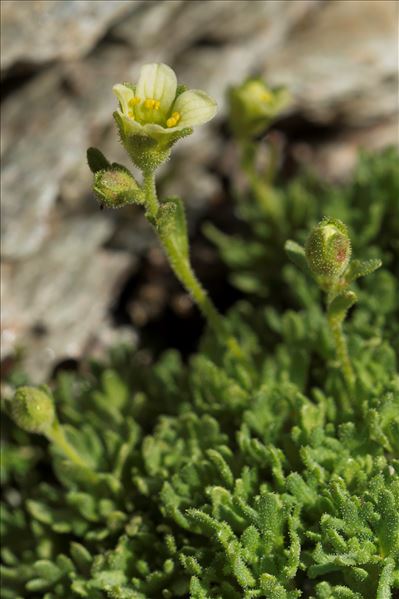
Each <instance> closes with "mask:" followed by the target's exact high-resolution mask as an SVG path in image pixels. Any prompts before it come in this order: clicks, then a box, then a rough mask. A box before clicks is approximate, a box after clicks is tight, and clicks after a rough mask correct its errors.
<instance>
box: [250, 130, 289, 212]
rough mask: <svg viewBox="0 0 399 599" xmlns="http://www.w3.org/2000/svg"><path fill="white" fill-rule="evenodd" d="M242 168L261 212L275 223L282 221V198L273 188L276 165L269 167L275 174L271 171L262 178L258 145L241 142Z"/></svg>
mask: <svg viewBox="0 0 399 599" xmlns="http://www.w3.org/2000/svg"><path fill="white" fill-rule="evenodd" d="M272 160H273V159H272ZM241 166H242V169H243V171H244V172H245V174H246V175H247V178H248V181H249V184H250V187H251V188H252V192H253V194H254V196H255V199H256V200H257V202H258V204H259V206H260V208H261V210H262V211H263V212H265V213H266V214H267V215H268V216H269V217H270V218H271V219H273V221H278V220H281V216H282V213H281V211H282V207H281V202H280V198H279V197H278V195H277V194H276V192H275V190H274V189H273V186H272V178H273V176H274V169H275V165H274V164H273V165H269V167H270V169H273V174H272V173H271V171H270V172H269V173H268V174H267V175H266V176H265V177H261V176H260V175H259V173H258V171H257V169H256V145H255V144H254V143H253V142H249V141H243V142H241Z"/></svg>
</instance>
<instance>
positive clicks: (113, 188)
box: [93, 163, 144, 208]
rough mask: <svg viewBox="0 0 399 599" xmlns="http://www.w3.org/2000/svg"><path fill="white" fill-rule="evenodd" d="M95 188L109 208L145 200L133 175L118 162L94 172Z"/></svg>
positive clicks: (98, 195) (102, 201)
mask: <svg viewBox="0 0 399 599" xmlns="http://www.w3.org/2000/svg"><path fill="white" fill-rule="evenodd" d="M93 190H94V192H95V194H96V195H97V197H98V198H99V200H100V202H101V203H102V204H105V205H106V206H108V207H109V208H121V207H122V206H126V204H132V203H136V204H142V203H143V202H144V196H143V193H142V191H141V189H140V187H139V186H138V184H137V181H136V180H135V178H134V177H133V175H132V174H131V173H130V172H129V171H128V170H127V169H125V168H124V167H123V166H121V165H119V164H116V163H114V164H112V165H111V166H110V168H108V169H104V170H100V171H97V172H96V173H95V174H94V184H93Z"/></svg>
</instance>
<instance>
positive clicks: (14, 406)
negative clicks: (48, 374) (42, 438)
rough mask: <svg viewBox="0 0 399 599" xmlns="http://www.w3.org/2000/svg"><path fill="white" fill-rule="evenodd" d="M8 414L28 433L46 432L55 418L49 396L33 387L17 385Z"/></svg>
mask: <svg viewBox="0 0 399 599" xmlns="http://www.w3.org/2000/svg"><path fill="white" fill-rule="evenodd" d="M10 403H11V405H10V415H11V417H12V419H13V420H14V422H15V423H16V424H17V425H18V426H19V427H20V428H22V429H23V430H24V431H27V432H28V433H38V434H46V432H47V431H48V430H49V429H50V428H51V427H52V425H53V423H54V420H55V411H54V404H53V400H52V399H51V397H50V396H49V395H48V394H47V393H45V392H44V391H41V390H40V389H35V388H34V387H19V389H17V390H16V392H15V395H14V398H13V399H12V400H11V402H10Z"/></svg>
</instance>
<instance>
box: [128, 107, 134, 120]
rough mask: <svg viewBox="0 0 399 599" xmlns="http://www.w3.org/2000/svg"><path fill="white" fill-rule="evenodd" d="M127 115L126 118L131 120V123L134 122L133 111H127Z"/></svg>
mask: <svg viewBox="0 0 399 599" xmlns="http://www.w3.org/2000/svg"><path fill="white" fill-rule="evenodd" d="M127 114H128V117H129V118H130V119H133V121H134V112H133V110H129V112H128V113H127Z"/></svg>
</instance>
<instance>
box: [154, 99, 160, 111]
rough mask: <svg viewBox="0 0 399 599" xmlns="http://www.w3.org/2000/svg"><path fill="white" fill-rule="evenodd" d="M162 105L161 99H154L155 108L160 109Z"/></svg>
mask: <svg viewBox="0 0 399 599" xmlns="http://www.w3.org/2000/svg"><path fill="white" fill-rule="evenodd" d="M160 106H161V102H160V101H159V100H154V110H159V107H160Z"/></svg>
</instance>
